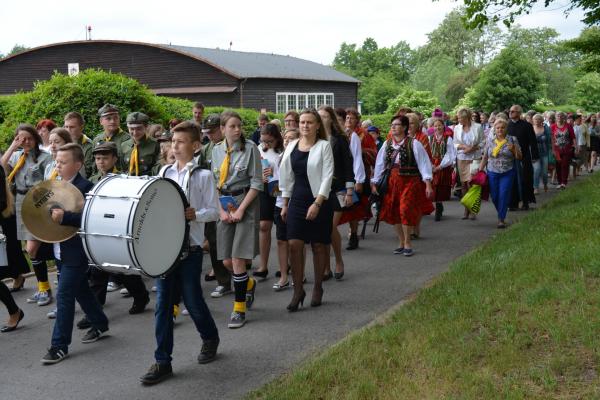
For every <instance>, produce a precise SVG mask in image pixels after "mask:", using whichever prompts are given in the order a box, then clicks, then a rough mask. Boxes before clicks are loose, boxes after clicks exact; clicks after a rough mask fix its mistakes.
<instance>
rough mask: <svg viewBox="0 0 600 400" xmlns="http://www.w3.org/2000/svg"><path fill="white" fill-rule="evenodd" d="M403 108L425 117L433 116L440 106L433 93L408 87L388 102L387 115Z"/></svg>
mask: <svg viewBox="0 0 600 400" xmlns="http://www.w3.org/2000/svg"><path fill="white" fill-rule="evenodd" d="M401 107H410V108H412V109H413V111H416V112H420V113H422V114H423V115H431V113H432V112H433V110H435V109H436V108H439V107H440V106H439V102H438V100H437V99H436V98H435V97H434V96H433V95H432V94H431V92H428V91H419V90H415V89H413V88H411V87H408V86H407V87H405V88H404V89H403V90H402V91H401V92H400V94H398V96H396V97H395V98H393V99H391V100H390V101H389V102H388V108H387V111H386V114H394V113H395V112H396V111H398V109H399V108H401Z"/></svg>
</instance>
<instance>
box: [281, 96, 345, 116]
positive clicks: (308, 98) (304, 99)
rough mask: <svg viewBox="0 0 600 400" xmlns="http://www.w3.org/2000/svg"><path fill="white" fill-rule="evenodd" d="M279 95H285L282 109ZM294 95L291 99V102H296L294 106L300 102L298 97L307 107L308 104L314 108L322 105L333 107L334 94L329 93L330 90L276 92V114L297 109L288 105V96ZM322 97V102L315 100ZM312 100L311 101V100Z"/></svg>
mask: <svg viewBox="0 0 600 400" xmlns="http://www.w3.org/2000/svg"><path fill="white" fill-rule="evenodd" d="M280 96H285V102H284V104H285V107H284V109H281V107H280V104H279V97H280ZM292 96H293V97H294V99H293V101H292V102H293V104H296V106H298V104H301V103H300V99H302V104H303V105H306V106H307V107H308V106H309V104H311V103H312V104H313V107H314V108H319V107H320V106H322V105H328V106H331V107H335V94H334V93H331V92H276V93H275V107H276V109H275V112H277V113H278V114H285V113H286V112H288V111H292V110H293V111H299V110H297V109H292V108H290V107H289V105H290V100H292V99H290V97H292ZM319 98H320V99H322V100H323V102H322V103H319V102H317V100H318V99H319ZM328 99H331V104H329V102H328ZM311 100H312V102H311ZM300 108H304V107H300Z"/></svg>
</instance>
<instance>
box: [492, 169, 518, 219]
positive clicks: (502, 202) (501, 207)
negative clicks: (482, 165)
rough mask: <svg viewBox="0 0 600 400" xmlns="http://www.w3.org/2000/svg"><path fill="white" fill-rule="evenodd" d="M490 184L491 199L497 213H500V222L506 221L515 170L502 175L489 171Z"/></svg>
mask: <svg viewBox="0 0 600 400" xmlns="http://www.w3.org/2000/svg"><path fill="white" fill-rule="evenodd" d="M487 174H488V183H489V185H490V197H491V198H492V202H493V203H494V206H496V211H497V212H498V220H499V221H504V219H505V218H506V212H507V211H508V205H509V203H510V199H511V197H512V184H513V180H514V178H515V169H514V168H513V169H511V170H510V171H506V172H503V173H501V174H498V173H495V172H491V171H488V173H487Z"/></svg>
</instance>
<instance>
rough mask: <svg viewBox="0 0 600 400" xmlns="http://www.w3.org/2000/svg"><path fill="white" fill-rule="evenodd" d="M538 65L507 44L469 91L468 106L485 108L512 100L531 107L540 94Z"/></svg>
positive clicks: (509, 103) (504, 105)
mask: <svg viewBox="0 0 600 400" xmlns="http://www.w3.org/2000/svg"><path fill="white" fill-rule="evenodd" d="M541 85H542V74H541V71H540V69H539V67H538V65H537V64H536V63H535V62H534V61H533V60H531V59H530V58H528V57H527V53H525V52H524V51H522V50H520V49H519V48H517V47H513V46H511V47H507V48H505V49H503V50H502V51H501V52H500V54H499V55H498V56H497V57H496V58H494V60H492V62H490V64H489V65H487V66H486V67H485V68H484V69H483V70H482V71H481V74H480V75H479V79H478V80H477V82H476V83H475V85H473V87H472V90H471V91H470V92H469V93H468V95H469V99H470V102H471V104H470V105H471V106H473V107H476V108H480V109H483V110H485V111H492V110H503V109H505V108H507V107H510V106H511V105H512V104H515V103H516V104H520V105H521V106H523V107H524V108H530V107H531V106H532V105H533V104H534V103H535V101H536V100H537V99H538V98H539V97H540V95H541Z"/></svg>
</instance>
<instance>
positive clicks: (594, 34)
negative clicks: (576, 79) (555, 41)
mask: <svg viewBox="0 0 600 400" xmlns="http://www.w3.org/2000/svg"><path fill="white" fill-rule="evenodd" d="M564 46H565V47H566V48H568V49H572V50H574V51H576V52H578V53H579V54H580V55H581V60H580V61H579V65H578V67H579V68H580V69H581V70H583V71H585V72H600V27H598V26H594V27H591V28H587V29H584V30H583V31H581V34H580V35H579V37H578V38H576V39H572V40H568V41H566V42H565V43H564Z"/></svg>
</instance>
